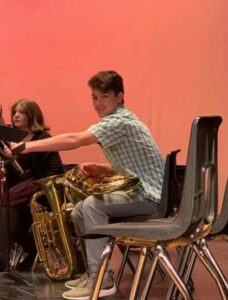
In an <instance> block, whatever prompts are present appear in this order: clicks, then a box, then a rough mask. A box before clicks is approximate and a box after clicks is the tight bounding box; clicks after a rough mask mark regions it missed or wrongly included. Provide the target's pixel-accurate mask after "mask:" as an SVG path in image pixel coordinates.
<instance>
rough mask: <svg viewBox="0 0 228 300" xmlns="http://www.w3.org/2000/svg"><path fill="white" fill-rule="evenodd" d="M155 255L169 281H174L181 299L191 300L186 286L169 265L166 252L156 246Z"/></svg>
mask: <svg viewBox="0 0 228 300" xmlns="http://www.w3.org/2000/svg"><path fill="white" fill-rule="evenodd" d="M156 255H158V258H159V261H160V262H161V264H162V266H163V267H164V268H165V270H166V272H167V273H168V274H169V276H170V277H171V279H172V280H173V281H174V283H175V284H176V286H177V287H178V289H179V291H180V293H181V294H182V296H183V298H184V299H185V300H192V299H193V298H192V295H191V294H190V292H189V291H188V289H187V286H186V285H185V283H184V282H183V280H182V279H181V277H180V276H179V275H178V273H177V271H176V270H175V268H174V267H173V265H172V264H171V262H170V260H169V258H168V256H167V255H166V252H165V251H164V249H163V248H162V246H161V245H157V246H156Z"/></svg>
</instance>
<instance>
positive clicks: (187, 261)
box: [166, 180, 228, 300]
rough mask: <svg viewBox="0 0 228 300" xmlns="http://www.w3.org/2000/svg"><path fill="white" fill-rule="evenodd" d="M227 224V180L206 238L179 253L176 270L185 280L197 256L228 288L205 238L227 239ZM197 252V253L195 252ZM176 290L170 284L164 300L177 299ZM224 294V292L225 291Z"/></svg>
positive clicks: (220, 282) (186, 280) (220, 283)
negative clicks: (219, 207)
mask: <svg viewBox="0 0 228 300" xmlns="http://www.w3.org/2000/svg"><path fill="white" fill-rule="evenodd" d="M227 224H228V180H227V182H226V187H225V192H224V197H223V203H222V209H221V212H220V214H219V215H218V216H217V217H216V219H215V222H214V224H213V227H212V229H211V232H210V233H209V234H208V235H207V237H206V238H203V239H201V240H199V241H198V243H197V244H194V245H193V247H194V251H193V249H192V248H191V247H186V248H185V249H184V251H183V252H182V253H181V255H179V258H178V261H179V266H178V271H179V273H180V275H181V276H183V279H184V281H185V282H189V278H190V276H191V274H192V272H193V268H194V265H195V262H196V258H197V257H199V258H200V260H201V261H202V263H203V264H204V265H205V266H206V267H207V268H208V270H209V271H210V272H211V274H212V276H214V273H215V272H217V274H218V275H217V276H219V278H220V280H219V281H218V284H219V285H222V286H221V289H222V290H225V291H226V290H228V283H227V279H226V277H225V275H224V274H223V272H222V270H221V268H220V267H219V265H218V263H217V262H216V260H215V258H214V256H213V254H212V253H211V251H210V249H209V247H208V243H207V240H212V239H213V240H221V239H225V240H226V239H227ZM196 252H197V253H198V255H197V254H196ZM178 294H179V293H178V291H177V289H176V287H175V286H174V284H171V285H170V287H169V290H168V293H167V297H166V300H171V299H179V298H178ZM225 295H226V293H225Z"/></svg>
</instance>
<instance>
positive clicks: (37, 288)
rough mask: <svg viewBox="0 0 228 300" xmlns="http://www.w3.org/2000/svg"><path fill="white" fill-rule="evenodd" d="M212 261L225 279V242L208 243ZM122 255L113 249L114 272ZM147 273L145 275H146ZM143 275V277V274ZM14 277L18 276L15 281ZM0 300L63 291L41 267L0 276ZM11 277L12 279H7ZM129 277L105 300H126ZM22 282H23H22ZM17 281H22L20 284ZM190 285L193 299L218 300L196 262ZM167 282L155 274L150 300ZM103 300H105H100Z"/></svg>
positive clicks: (48, 296) (44, 297)
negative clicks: (214, 259) (212, 257)
mask: <svg viewBox="0 0 228 300" xmlns="http://www.w3.org/2000/svg"><path fill="white" fill-rule="evenodd" d="M209 245H210V249H211V250H212V252H213V254H214V257H215V258H216V260H217V261H218V263H219V265H220V266H221V268H222V270H223V273H224V274H225V276H226V277H227V278H228V263H227V260H228V244H227V243H226V242H224V241H213V242H210V243H209ZM132 256H133V258H135V259H136V258H137V254H136V253H135V254H132ZM120 257H121V254H120V253H119V250H118V249H115V251H114V253H113V257H112V261H111V266H112V269H113V270H114V271H116V270H117V269H118V266H119V262H120ZM148 268H149V260H148V263H147V265H146V269H148ZM145 273H146V272H145ZM145 273H144V274H145ZM16 275H19V277H18V278H17V279H15V278H16ZM0 277H1V279H0V300H8V299H12V300H14V299H15V300H19V299H20V300H22V299H23V300H29V299H41V300H54V299H55V300H59V299H63V298H62V293H63V292H64V291H66V288H65V287H64V284H63V283H62V282H58V283H57V282H52V281H50V280H49V279H48V278H47V276H46V275H45V273H44V272H43V270H42V266H38V268H37V270H36V271H35V272H33V273H32V272H23V273H13V272H10V273H0ZM10 277H11V278H10ZM132 278H133V277H132V273H131V271H130V269H129V268H128V267H126V269H125V272H124V276H123V279H122V281H121V284H120V286H119V290H118V292H117V293H116V294H115V295H113V296H110V297H107V298H105V299H107V300H108V299H109V300H117V299H118V300H119V299H123V300H125V299H128V295H129V291H130V287H131V281H132ZM22 279H23V280H24V281H23V280H22ZM20 280H22V281H21V282H20ZM193 281H194V285H195V291H194V292H193V299H195V300H217V299H221V297H220V295H219V293H218V290H217V287H216V285H215V283H214V281H213V279H212V278H211V277H210V275H209V274H208V273H207V271H206V270H205V269H204V267H203V266H202V265H201V263H200V262H199V261H197V264H196V267H195V269H194V273H193ZM168 285H169V280H168V279H165V280H163V279H162V278H161V277H160V276H159V274H156V277H155V280H154V282H153V286H152V288H151V291H150V295H149V297H148V299H149V300H160V299H165V295H166V292H167V288H168ZM142 286H143V282H142ZM103 299H104V298H103ZM138 299H140V297H138Z"/></svg>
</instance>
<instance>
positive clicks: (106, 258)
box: [89, 239, 115, 300]
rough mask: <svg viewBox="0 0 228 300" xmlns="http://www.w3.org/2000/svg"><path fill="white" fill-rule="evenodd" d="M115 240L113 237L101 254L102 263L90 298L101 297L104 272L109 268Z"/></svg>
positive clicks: (93, 299) (95, 299)
mask: <svg viewBox="0 0 228 300" xmlns="http://www.w3.org/2000/svg"><path fill="white" fill-rule="evenodd" d="M114 244H115V240H113V239H111V240H109V241H108V242H107V243H106V246H105V248H104V251H103V253H102V255H101V263H100V266H99V269H98V272H97V275H96V278H95V280H94V284H93V288H92V292H91V295H90V297H89V299H90V300H97V299H98V297H99V292H100V288H101V284H102V281H103V278H104V274H105V271H106V268H107V264H108V261H109V259H110V257H111V255H112V251H113V248H114Z"/></svg>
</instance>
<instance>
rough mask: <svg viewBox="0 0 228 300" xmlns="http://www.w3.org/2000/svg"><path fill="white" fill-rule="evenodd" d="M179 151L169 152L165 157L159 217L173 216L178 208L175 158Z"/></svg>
mask: <svg viewBox="0 0 228 300" xmlns="http://www.w3.org/2000/svg"><path fill="white" fill-rule="evenodd" d="M178 152H180V149H177V150H174V151H170V152H169V153H168V154H167V156H166V161H165V170H164V177H163V185H162V193H161V202H160V207H159V217H160V218H165V217H170V216H173V215H175V213H176V211H177V206H178V186H177V184H178V183H177V164H176V156H177V153H178Z"/></svg>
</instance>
